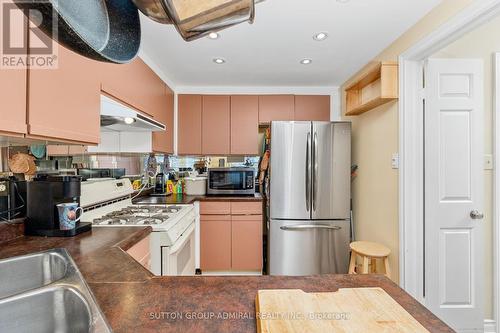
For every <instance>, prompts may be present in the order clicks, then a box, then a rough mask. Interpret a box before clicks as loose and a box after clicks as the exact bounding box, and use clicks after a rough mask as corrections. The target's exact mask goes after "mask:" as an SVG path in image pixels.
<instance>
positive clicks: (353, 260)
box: [349, 251, 356, 274]
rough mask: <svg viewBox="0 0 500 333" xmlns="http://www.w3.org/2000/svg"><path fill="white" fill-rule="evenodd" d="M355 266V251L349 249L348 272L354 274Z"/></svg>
mask: <svg viewBox="0 0 500 333" xmlns="http://www.w3.org/2000/svg"><path fill="white" fill-rule="evenodd" d="M355 268H356V252H354V251H351V261H350V262H349V274H356V272H355V271H354V269H355Z"/></svg>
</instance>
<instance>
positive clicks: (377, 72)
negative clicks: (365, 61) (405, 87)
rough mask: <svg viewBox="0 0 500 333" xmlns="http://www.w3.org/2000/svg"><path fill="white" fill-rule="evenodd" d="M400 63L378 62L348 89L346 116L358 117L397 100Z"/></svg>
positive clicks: (346, 90)
mask: <svg viewBox="0 0 500 333" xmlns="http://www.w3.org/2000/svg"><path fill="white" fill-rule="evenodd" d="M398 70H399V67H398V63H397V62H378V63H375V64H374V65H373V66H372V67H371V68H369V70H367V71H366V72H365V73H364V74H363V75H361V76H360V77H359V78H357V79H356V80H355V82H354V83H352V84H351V85H349V86H348V87H347V88H346V89H345V92H346V113H345V115H346V116H357V115H360V114H363V113H365V112H368V111H370V110H372V109H374V108H376V107H378V106H380V105H383V104H386V103H388V102H391V101H394V100H397V99H398V98H399V92H398V74H399V73H398Z"/></svg>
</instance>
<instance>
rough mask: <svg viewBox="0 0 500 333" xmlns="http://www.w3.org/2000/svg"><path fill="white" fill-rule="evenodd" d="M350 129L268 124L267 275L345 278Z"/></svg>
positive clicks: (328, 125)
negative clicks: (320, 275)
mask: <svg viewBox="0 0 500 333" xmlns="http://www.w3.org/2000/svg"><path fill="white" fill-rule="evenodd" d="M350 198H351V123H349V122H301V121H295V122H285V121H278V122H272V124H271V169H270V220H269V233H268V237H269V238H268V240H269V244H268V264H269V267H268V272H269V274H270V275H314V274H329V273H335V274H343V273H347V269H348V262H349V242H350V234H351V228H350Z"/></svg>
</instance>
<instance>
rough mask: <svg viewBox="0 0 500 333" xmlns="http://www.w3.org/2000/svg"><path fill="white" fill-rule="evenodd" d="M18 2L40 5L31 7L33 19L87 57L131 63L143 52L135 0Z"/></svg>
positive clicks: (23, 5)
mask: <svg viewBox="0 0 500 333" xmlns="http://www.w3.org/2000/svg"><path fill="white" fill-rule="evenodd" d="M16 4H17V6H18V7H20V8H29V9H36V10H37V11H30V15H33V16H32V17H30V19H31V20H32V21H35V22H38V23H39V27H40V29H41V30H42V31H43V32H44V33H46V34H47V35H48V36H49V37H51V38H52V39H54V40H57V41H58V42H59V43H61V44H63V45H64V46H66V47H67V48H69V49H71V50H73V51H75V52H76V53H78V54H81V55H83V56H85V57H88V58H91V59H95V60H99V61H104V62H112V63H127V62H130V61H131V60H133V59H134V58H135V57H136V56H137V53H138V52H139V47H140V41H141V27H140V21H139V12H138V10H137V8H136V7H135V5H134V4H133V3H132V1H131V0H46V1H36V0H33V1H28V2H27V1H26V0H19V1H16ZM40 14H41V15H42V16H41V17H40ZM40 21H41V22H40Z"/></svg>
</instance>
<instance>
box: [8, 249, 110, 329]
mask: <svg viewBox="0 0 500 333" xmlns="http://www.w3.org/2000/svg"><path fill="white" fill-rule="evenodd" d="M0 332H2V333H10V332H12V333H14V332H15V333H22V332H27V333H33V332H37V333H45V332H46V333H80V332H85V333H87V332H89V333H101V332H102V333H110V332H111V328H110V326H109V324H108V323H107V321H106V319H105V318H104V315H103V314H102V312H101V310H100V309H99V306H98V305H97V302H96V300H95V298H94V296H93V295H92V293H91V291H90V289H89V287H88V285H87V283H86V282H85V280H84V279H83V276H82V275H81V273H80V271H79V270H78V268H77V266H76V264H75V262H74V261H73V259H72V258H71V256H70V255H69V253H68V252H67V251H66V250H65V249H53V250H49V251H44V252H40V253H34V254H29V255H25V256H19V257H14V258H8V259H3V260H0Z"/></svg>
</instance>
